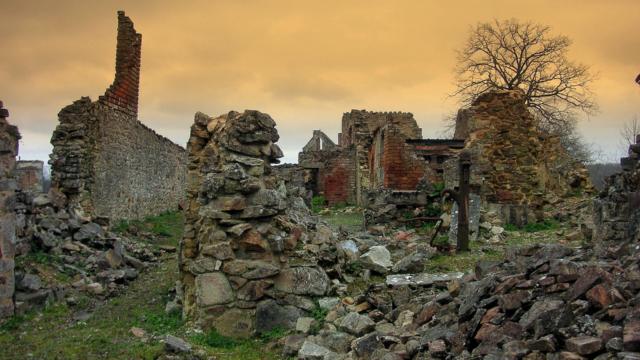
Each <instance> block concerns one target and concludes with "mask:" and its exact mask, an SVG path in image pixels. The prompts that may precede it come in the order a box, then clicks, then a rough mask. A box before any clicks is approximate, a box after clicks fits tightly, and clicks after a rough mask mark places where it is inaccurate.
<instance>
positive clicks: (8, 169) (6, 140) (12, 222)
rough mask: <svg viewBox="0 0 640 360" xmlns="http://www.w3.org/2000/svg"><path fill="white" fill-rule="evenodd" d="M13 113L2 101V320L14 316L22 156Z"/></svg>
mask: <svg viewBox="0 0 640 360" xmlns="http://www.w3.org/2000/svg"><path fill="white" fill-rule="evenodd" d="M7 117H9V112H8V111H7V109H4V108H3V104H2V101H0V319H1V318H6V317H9V316H12V315H13V313H14V303H13V294H14V291H15V279H14V266H15V262H14V256H15V247H14V245H15V242H16V216H15V213H14V212H13V204H14V203H15V194H14V193H15V190H16V189H17V184H16V181H15V179H14V178H13V171H14V168H15V162H16V156H17V155H18V140H19V139H20V133H19V132H18V128H17V127H15V126H12V125H10V124H9V123H8V122H7V120H6V119H7Z"/></svg>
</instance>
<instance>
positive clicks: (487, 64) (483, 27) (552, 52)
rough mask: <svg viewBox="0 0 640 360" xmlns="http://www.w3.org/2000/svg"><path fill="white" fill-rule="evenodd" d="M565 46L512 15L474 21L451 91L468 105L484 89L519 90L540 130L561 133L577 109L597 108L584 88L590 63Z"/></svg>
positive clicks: (560, 39) (546, 31)
mask: <svg viewBox="0 0 640 360" xmlns="http://www.w3.org/2000/svg"><path fill="white" fill-rule="evenodd" d="M570 45H571V40H570V39H569V38H568V37H566V36H552V35H551V34H550V28H549V27H548V26H543V25H538V24H533V23H529V22H527V23H520V22H518V21H517V20H513V19H512V20H506V21H498V20H495V21H494V22H493V23H479V24H478V25H476V26H475V27H474V28H472V29H471V32H470V34H469V38H468V39H467V42H466V44H465V45H464V47H463V48H462V49H461V50H460V51H458V60H457V62H458V65H457V67H456V80H457V89H456V91H455V92H454V93H453V94H452V95H454V96H460V98H461V101H462V103H463V104H465V105H469V104H470V103H471V102H472V101H473V100H474V99H475V98H476V97H477V96H478V95H480V94H482V93H484V92H486V91H488V90H492V89H505V90H512V89H521V90H522V91H523V92H524V94H525V97H526V103H527V105H528V106H529V107H530V108H531V109H532V111H533V113H534V114H535V115H536V117H537V118H539V119H540V126H541V128H542V129H544V130H547V131H550V132H553V133H562V132H566V131H567V130H568V129H572V128H573V127H572V126H571V124H573V123H574V122H575V119H576V115H577V113H584V114H587V115H590V114H593V113H594V112H595V111H596V110H597V104H596V103H595V102H594V99H593V94H592V92H591V90H590V88H589V86H590V84H591V82H592V81H593V80H594V77H593V76H592V74H591V73H590V71H589V67H587V66H585V65H583V64H579V63H574V62H571V61H569V60H568V59H567V57H566V55H567V51H568V48H569V46H570Z"/></svg>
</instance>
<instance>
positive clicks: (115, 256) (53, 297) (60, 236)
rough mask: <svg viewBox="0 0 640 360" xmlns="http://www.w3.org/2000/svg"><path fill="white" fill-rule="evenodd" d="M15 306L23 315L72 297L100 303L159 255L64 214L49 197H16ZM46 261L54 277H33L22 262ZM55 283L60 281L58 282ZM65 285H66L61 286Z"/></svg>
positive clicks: (59, 201)
mask: <svg viewBox="0 0 640 360" xmlns="http://www.w3.org/2000/svg"><path fill="white" fill-rule="evenodd" d="M13 209H14V211H15V213H16V218H17V241H16V272H15V284H16V293H15V302H16V311H17V312H18V313H23V312H24V311H26V310H29V309H31V308H38V307H41V306H44V305H46V304H48V303H51V302H53V301H63V300H65V301H67V302H68V303H70V304H73V303H74V302H75V301H77V300H78V296H77V295H78V294H80V293H84V294H86V295H89V296H97V297H100V298H105V297H109V296H113V295H115V294H117V293H118V292H119V291H120V290H122V288H123V287H124V286H125V284H127V283H128V282H129V281H131V280H133V279H135V278H137V277H138V274H139V272H140V271H142V270H143V269H145V268H146V267H148V266H149V264H150V263H153V262H156V261H157V260H158V256H159V255H161V252H162V250H161V249H159V248H158V247H154V246H152V245H150V244H148V243H145V242H140V241H134V240H131V239H129V238H126V237H123V236H120V235H116V234H114V233H112V232H110V231H109V230H108V220H107V219H100V218H98V219H92V218H90V217H87V216H84V215H82V214H81V212H79V211H76V210H74V209H70V208H68V207H67V206H66V205H65V201H64V199H63V198H62V197H61V196H60V195H59V194H57V193H56V192H55V191H51V192H50V193H49V194H42V193H40V194H38V193H31V192H17V193H16V196H15V202H14V204H13ZM42 255H44V256H46V257H47V258H48V259H54V260H50V261H47V263H48V265H50V266H51V268H52V269H53V271H54V272H56V273H59V274H64V275H63V276H51V274H39V273H38V271H40V270H39V267H31V266H29V267H25V266H23V265H22V264H23V263H25V261H26V260H25V261H23V260H22V259H27V258H29V257H31V258H37V257H38V256H42ZM60 279H65V281H61V280H60ZM67 279H68V280H67Z"/></svg>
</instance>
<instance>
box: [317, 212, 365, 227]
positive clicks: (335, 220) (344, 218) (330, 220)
mask: <svg viewBox="0 0 640 360" xmlns="http://www.w3.org/2000/svg"><path fill="white" fill-rule="evenodd" d="M322 219H323V220H324V221H326V222H327V224H329V226H331V227H332V228H333V229H336V230H337V229H338V228H339V227H343V228H345V229H346V230H348V231H353V232H355V231H361V230H362V228H363V224H364V217H363V216H362V213H360V212H353V213H331V214H328V215H323V216H322Z"/></svg>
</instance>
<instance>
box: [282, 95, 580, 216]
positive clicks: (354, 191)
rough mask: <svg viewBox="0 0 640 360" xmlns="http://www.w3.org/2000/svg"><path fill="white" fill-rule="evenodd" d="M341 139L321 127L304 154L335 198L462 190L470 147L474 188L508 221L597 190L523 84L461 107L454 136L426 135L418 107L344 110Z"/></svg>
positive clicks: (308, 180) (324, 191)
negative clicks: (545, 125) (531, 106)
mask: <svg viewBox="0 0 640 360" xmlns="http://www.w3.org/2000/svg"><path fill="white" fill-rule="evenodd" d="M338 139H339V141H338V145H335V144H334V143H333V142H331V140H330V139H329V138H328V137H327V136H326V135H325V134H324V133H322V132H321V131H319V130H316V131H314V134H313V137H312V139H311V140H310V141H309V143H308V144H307V145H306V146H305V147H304V148H303V150H302V152H301V153H300V154H299V156H298V165H299V170H300V171H304V172H305V175H304V178H305V185H306V186H307V188H308V189H309V190H311V191H313V193H314V194H319V195H324V197H325V199H326V200H327V202H328V203H329V204H337V203H348V204H358V205H367V203H371V202H372V198H371V197H370V196H367V193H369V192H372V191H373V192H374V193H377V194H382V193H381V192H380V190H383V189H386V190H393V193H394V194H396V195H395V197H397V198H398V199H399V200H398V201H400V202H402V203H403V204H404V203H407V201H408V200H407V199H418V198H423V197H420V196H418V195H417V194H413V195H412V194H411V192H415V191H416V190H417V189H418V188H419V187H420V184H422V185H424V186H425V188H431V189H432V188H434V186H435V185H439V187H446V188H450V189H454V188H456V187H457V186H458V155H459V154H460V152H461V151H463V150H465V151H468V152H469V153H470V154H471V158H472V162H473V165H472V167H471V186H472V189H473V192H474V193H475V194H476V195H478V196H479V197H480V199H481V200H482V202H483V203H484V204H485V207H490V208H492V209H494V210H495V211H496V212H498V213H499V215H500V216H501V217H502V218H503V219H504V220H505V221H506V222H513V223H516V224H523V223H526V222H529V221H534V220H535V219H536V217H537V218H539V217H540V216H541V215H540V214H539V213H538V211H539V210H540V209H541V207H542V205H543V204H544V203H546V202H548V201H549V197H550V196H555V197H560V196H564V195H566V194H568V193H572V192H576V191H582V190H588V191H590V190H591V186H590V183H589V180H588V173H587V169H586V168H585V167H584V166H583V165H582V164H580V163H578V162H577V161H575V160H574V159H572V158H571V156H569V155H568V154H567V153H566V151H565V150H564V149H563V148H562V146H561V145H560V140H559V139H558V138H557V137H553V136H549V135H548V134H544V133H542V132H541V131H540V130H539V129H538V126H537V122H536V119H534V117H533V115H532V114H531V113H530V112H529V110H528V109H527V106H526V104H525V100H524V94H522V92H520V91H517V90H514V91H490V92H487V93H485V94H483V95H481V96H479V97H478V98H477V99H476V100H475V102H474V103H473V104H472V105H471V106H470V107H469V108H465V109H461V110H460V111H459V113H458V116H457V119H456V127H455V134H454V137H453V138H452V139H422V130H421V129H420V128H419V127H418V125H417V123H416V121H415V119H414V118H413V115H412V114H411V113H402V112H369V111H364V110H352V111H351V112H350V113H346V114H344V116H343V118H342V133H340V134H339V135H338ZM289 173H291V170H289ZM382 196H383V197H384V198H385V202H389V201H392V199H390V198H389V194H388V193H387V194H382ZM419 203H420V204H417V205H421V206H422V205H425V204H424V201H423V200H421V201H419Z"/></svg>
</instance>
